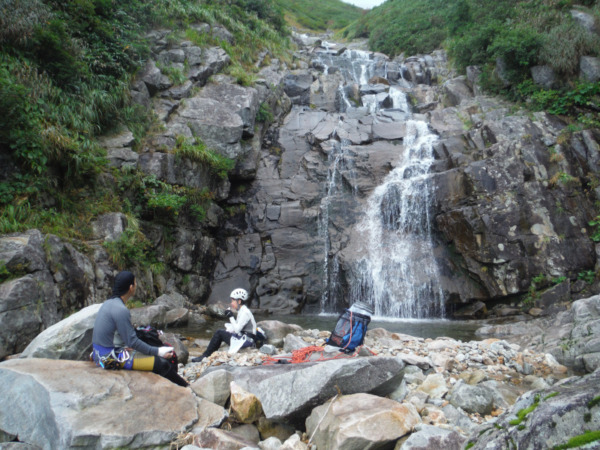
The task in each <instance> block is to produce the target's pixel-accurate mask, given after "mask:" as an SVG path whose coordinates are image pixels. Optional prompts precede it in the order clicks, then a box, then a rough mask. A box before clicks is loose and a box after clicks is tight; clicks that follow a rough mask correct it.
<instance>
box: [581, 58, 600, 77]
mask: <svg viewBox="0 0 600 450" xmlns="http://www.w3.org/2000/svg"><path fill="white" fill-rule="evenodd" d="M579 77H580V78H581V79H583V80H584V81H589V82H590V83H594V82H596V81H598V80H600V58H596V57H594V56H582V57H581V59H580V60H579Z"/></svg>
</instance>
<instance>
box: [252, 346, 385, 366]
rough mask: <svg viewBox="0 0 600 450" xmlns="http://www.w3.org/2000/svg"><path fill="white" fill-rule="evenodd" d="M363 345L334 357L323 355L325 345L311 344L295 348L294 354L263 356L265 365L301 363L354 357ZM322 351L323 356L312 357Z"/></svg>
mask: <svg viewBox="0 0 600 450" xmlns="http://www.w3.org/2000/svg"><path fill="white" fill-rule="evenodd" d="M360 348H361V347H357V348H356V350H355V352H354V353H353V354H351V355H348V354H347V353H343V352H340V353H339V354H337V355H336V356H334V357H332V358H325V357H324V356H323V351H324V347H319V346H317V345H309V346H308V347H303V348H300V349H298V350H294V351H293V352H292V356H291V357H290V356H266V357H264V358H263V365H265V366H268V365H271V364H279V361H285V363H286V364H299V363H305V362H316V361H330V360H332V359H343V358H354V357H356V356H358V350H359V349H360ZM368 350H369V351H370V352H371V353H372V354H373V355H376V353H375V352H374V351H372V350H370V349H368ZM317 352H321V356H320V357H319V358H317V359H310V357H311V355H312V354H313V353H317Z"/></svg>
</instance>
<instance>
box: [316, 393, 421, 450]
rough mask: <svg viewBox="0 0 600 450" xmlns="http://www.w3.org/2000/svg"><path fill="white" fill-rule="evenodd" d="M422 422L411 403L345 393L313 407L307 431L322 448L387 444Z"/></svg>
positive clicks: (382, 445) (372, 446)
mask: <svg viewBox="0 0 600 450" xmlns="http://www.w3.org/2000/svg"><path fill="white" fill-rule="evenodd" d="M419 423H421V418H420V417H419V413H418V412H417V410H416V409H415V407H414V406H413V405H411V404H402V403H398V402H396V401H394V400H390V399H387V398H381V397H377V396H375V395H369V394H354V395H345V396H342V397H339V398H334V399H333V400H331V401H330V402H327V403H325V404H324V405H321V406H318V407H317V408H315V409H313V411H312V413H311V415H310V416H309V417H308V419H306V432H307V433H308V434H309V436H311V438H312V439H313V441H314V442H315V444H316V445H317V448H319V449H322V450H338V449H339V450H342V449H359V448H360V449H377V448H386V447H390V446H391V445H392V444H393V443H395V442H396V441H397V440H398V439H399V438H401V437H402V436H404V435H406V434H408V433H410V432H411V431H412V429H413V428H414V427H415V426H416V425H417V424H419Z"/></svg>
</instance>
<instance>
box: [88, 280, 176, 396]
mask: <svg viewBox="0 0 600 450" xmlns="http://www.w3.org/2000/svg"><path fill="white" fill-rule="evenodd" d="M136 287H137V283H136V280H135V276H134V275H133V273H131V272H129V271H122V272H119V273H118V274H117V276H116V277H115V282H114V287H113V296H112V297H111V298H109V299H108V300H106V301H105V302H104V303H103V304H102V306H101V307H100V311H98V315H97V316H96V321H95V322H94V332H93V335H92V345H93V348H94V351H93V358H94V362H95V363H96V364H97V365H98V366H100V367H102V368H104V369H126V370H145V371H152V372H154V373H157V374H159V375H161V376H163V377H165V378H167V379H168V380H170V381H172V382H173V383H175V384H178V385H179V386H188V382H187V381H186V380H184V379H183V378H182V377H181V376H179V374H178V373H177V364H176V363H174V362H171V361H169V360H170V359H172V358H173V348H172V347H168V346H164V347H153V346H151V345H149V344H147V343H145V342H144V341H142V340H140V339H139V338H138V337H137V334H136V332H135V329H134V328H133V325H132V324H131V313H130V312H129V309H127V306H125V303H126V302H127V300H129V299H130V298H131V297H133V296H134V294H135V290H136ZM130 352H131V353H130Z"/></svg>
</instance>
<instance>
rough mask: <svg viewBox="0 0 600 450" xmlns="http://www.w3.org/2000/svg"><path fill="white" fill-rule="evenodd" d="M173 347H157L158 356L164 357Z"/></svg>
mask: <svg viewBox="0 0 600 450" xmlns="http://www.w3.org/2000/svg"><path fill="white" fill-rule="evenodd" d="M172 351H173V347H158V356H160V357H161V358H164V357H165V355H166V354H167V353H171V352H172Z"/></svg>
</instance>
